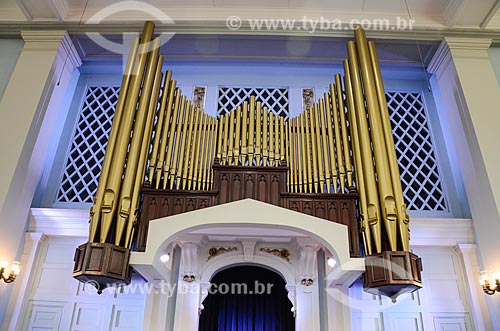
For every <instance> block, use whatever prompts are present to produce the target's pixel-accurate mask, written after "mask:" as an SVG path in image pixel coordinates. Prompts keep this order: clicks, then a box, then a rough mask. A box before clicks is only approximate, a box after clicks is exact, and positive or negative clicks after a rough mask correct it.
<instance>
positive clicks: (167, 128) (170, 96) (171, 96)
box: [155, 80, 177, 189]
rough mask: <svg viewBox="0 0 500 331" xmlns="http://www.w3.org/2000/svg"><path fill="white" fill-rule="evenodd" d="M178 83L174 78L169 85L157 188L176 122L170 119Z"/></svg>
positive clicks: (158, 164)
mask: <svg viewBox="0 0 500 331" xmlns="http://www.w3.org/2000/svg"><path fill="white" fill-rule="evenodd" d="M176 85H177V82H176V81H175V80H172V82H171V83H170V85H169V91H168V101H167V106H166V112H167V113H166V115H165V118H166V121H165V125H164V126H163V129H162V133H161V146H160V155H159V156H158V162H157V163H156V181H155V187H156V189H159V188H160V180H161V174H162V172H163V168H164V161H165V152H166V150H167V140H169V139H170V137H169V133H170V131H171V128H172V126H173V125H174V123H170V119H171V116H172V107H173V105H174V99H175V92H176V91H177V88H176ZM165 180H166V178H165V179H164V181H165Z"/></svg>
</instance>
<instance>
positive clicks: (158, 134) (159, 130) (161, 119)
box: [148, 70, 172, 186]
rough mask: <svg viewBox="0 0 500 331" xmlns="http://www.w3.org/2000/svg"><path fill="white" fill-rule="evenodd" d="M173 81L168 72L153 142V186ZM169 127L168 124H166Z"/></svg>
mask: <svg viewBox="0 0 500 331" xmlns="http://www.w3.org/2000/svg"><path fill="white" fill-rule="evenodd" d="M171 79H172V71H170V70H168V71H167V74H166V78H165V79H164V81H165V83H164V86H163V95H162V98H161V101H160V110H158V123H157V124H156V132H155V138H154V141H153V148H152V151H151V158H150V160H149V173H148V181H149V184H150V185H151V186H152V185H153V176H154V173H155V168H156V162H157V157H158V149H159V148H160V137H161V134H162V131H163V122H164V121H165V119H166V121H168V120H169V118H167V117H166V116H165V106H166V102H167V95H168V92H169V89H170V86H171V85H172V82H171ZM166 125H168V123H166Z"/></svg>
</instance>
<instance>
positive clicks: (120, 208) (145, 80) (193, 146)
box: [89, 22, 409, 255]
mask: <svg viewBox="0 0 500 331" xmlns="http://www.w3.org/2000/svg"><path fill="white" fill-rule="evenodd" d="M153 29H154V24H153V23H152V22H146V24H145V27H144V31H143V34H142V37H141V39H140V40H136V41H135V42H134V44H133V45H132V49H131V52H130V55H129V59H128V63H127V67H126V71H125V74H124V76H123V81H122V85H121V90H120V96H119V100H118V103H117V107H116V112H115V118H114V121H113V126H112V130H111V134H110V139H109V143H108V147H107V150H106V155H105V159H104V164H103V168H102V173H101V177H100V180H99V186H98V190H97V194H96V197H95V202H94V205H93V207H92V209H91V227H90V240H89V241H90V242H101V243H113V244H115V245H118V246H123V247H126V248H130V247H131V245H132V238H133V236H134V229H135V225H136V223H137V220H138V210H139V208H140V197H141V194H140V192H141V188H142V187H143V185H146V186H150V187H152V188H154V189H159V190H190V191H196V190H211V189H212V183H213V172H212V169H211V166H212V164H213V162H214V159H215V158H217V159H218V160H219V162H220V164H221V165H234V166H242V167H245V166H261V167H262V166H263V167H273V166H282V165H286V166H288V177H287V180H288V191H289V192H293V193H303V194H348V193H350V192H351V193H352V192H355V191H357V192H358V194H359V214H360V224H361V232H362V237H363V241H364V247H365V251H366V254H367V255H371V254H375V253H379V252H381V251H383V250H391V251H398V250H400V251H401V250H402V251H408V249H409V228H408V222H409V218H408V215H407V213H406V206H405V204H404V200H403V193H402V188H401V180H400V177H399V176H400V174H399V169H398V164H397V158H396V152H395V148H394V141H393V137H392V130H391V126H390V120H389V113H388V109H387V103H386V99H385V93H384V86H383V82H382V77H381V73H380V67H379V64H378V60H377V54H376V50H375V45H374V43H373V42H367V41H366V36H365V32H364V30H363V29H361V28H358V29H356V31H355V35H356V41H355V42H354V41H349V42H348V43H347V49H348V59H346V60H344V76H343V77H342V76H341V75H340V74H336V75H335V76H334V80H333V82H332V83H331V84H330V86H329V89H328V92H326V93H324V95H323V97H322V98H320V99H319V100H318V101H317V102H316V103H315V104H314V106H313V107H312V108H310V109H308V110H306V111H304V112H302V113H301V114H300V115H298V116H296V117H294V118H291V119H289V120H285V119H284V118H283V117H281V116H278V115H275V114H274V113H273V112H272V111H270V110H269V109H268V108H267V107H265V106H263V105H262V104H261V102H259V101H256V99H255V97H253V96H252V97H250V99H249V100H247V101H245V102H243V103H242V104H241V105H239V106H238V107H237V108H236V109H234V110H232V111H230V112H229V113H227V114H224V115H222V116H220V117H219V118H215V117H212V116H210V115H208V114H206V113H204V112H203V110H202V109H199V108H197V107H196V106H195V105H194V103H192V102H191V101H190V100H187V98H186V96H185V95H183V94H182V91H181V90H180V89H179V88H178V87H177V86H176V81H175V80H173V79H172V73H171V72H170V71H166V72H163V71H162V67H163V57H162V56H161V55H159V46H160V44H159V40H158V38H153Z"/></svg>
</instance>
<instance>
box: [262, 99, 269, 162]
mask: <svg viewBox="0 0 500 331" xmlns="http://www.w3.org/2000/svg"><path fill="white" fill-rule="evenodd" d="M262 112H263V113H264V114H263V115H264V116H262V118H263V122H262V165H263V166H267V158H268V157H269V151H268V149H267V144H268V141H269V140H268V139H269V136H268V134H267V128H268V125H269V124H268V115H269V114H268V112H267V107H264V108H263V110H262Z"/></svg>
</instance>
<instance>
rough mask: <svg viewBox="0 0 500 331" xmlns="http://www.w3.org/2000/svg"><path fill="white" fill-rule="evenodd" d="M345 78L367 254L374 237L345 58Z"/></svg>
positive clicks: (362, 228) (362, 231)
mask: <svg viewBox="0 0 500 331" xmlns="http://www.w3.org/2000/svg"><path fill="white" fill-rule="evenodd" d="M344 73H345V76H344V80H345V84H344V85H345V90H346V99H347V107H348V110H349V111H348V115H349V123H350V124H351V141H352V152H353V156H354V160H355V170H356V171H355V175H356V186H357V189H358V194H359V209H360V214H361V215H360V222H361V229H360V230H361V233H362V235H363V242H364V244H365V245H364V247H365V250H366V254H367V255H371V254H372V238H371V234H370V226H369V224H368V207H367V205H368V204H367V198H366V187H365V180H364V178H363V170H362V169H363V162H362V157H361V146H360V139H359V134H358V124H357V120H356V109H355V104H354V96H353V92H352V85H351V77H350V69H349V63H348V61H347V60H344Z"/></svg>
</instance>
